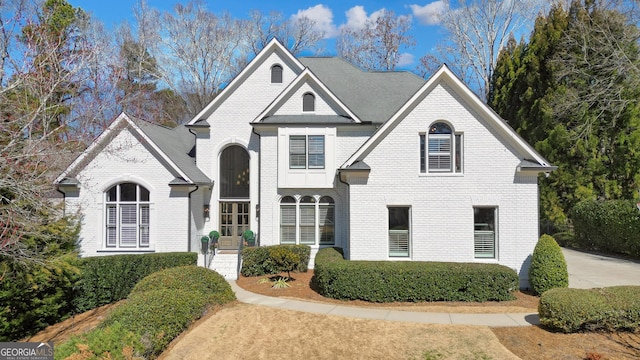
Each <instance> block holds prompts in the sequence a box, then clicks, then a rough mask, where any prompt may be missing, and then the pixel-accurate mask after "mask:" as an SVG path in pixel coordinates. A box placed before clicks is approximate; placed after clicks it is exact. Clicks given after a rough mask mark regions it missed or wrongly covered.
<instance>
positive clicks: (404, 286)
mask: <svg viewBox="0 0 640 360" xmlns="http://www.w3.org/2000/svg"><path fill="white" fill-rule="evenodd" d="M314 281H315V283H316V284H317V286H318V289H319V292H320V294H322V295H323V296H326V297H330V298H335V299H341V300H365V301H372V302H392V301H489V300H498V301H501V300H511V299H514V298H515V297H514V295H513V292H514V291H515V290H517V289H518V274H517V273H516V272H515V271H514V270H512V269H509V268H507V267H505V266H502V265H495V264H469V263H439V262H417V261H411V262H408V261H407V262H405V261H346V260H344V259H343V256H342V254H341V252H340V250H338V249H335V248H325V249H321V250H320V251H319V252H318V254H317V255H316V259H315V268H314Z"/></svg>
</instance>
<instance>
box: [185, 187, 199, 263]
mask: <svg viewBox="0 0 640 360" xmlns="http://www.w3.org/2000/svg"><path fill="white" fill-rule="evenodd" d="M198 188H199V186H198V185H196V188H195V189H193V190H191V191H189V194H188V195H187V197H188V199H189V201H188V205H187V227H188V230H187V231H188V234H189V235H188V238H187V251H188V252H191V194H193V193H194V192H196V191H198Z"/></svg>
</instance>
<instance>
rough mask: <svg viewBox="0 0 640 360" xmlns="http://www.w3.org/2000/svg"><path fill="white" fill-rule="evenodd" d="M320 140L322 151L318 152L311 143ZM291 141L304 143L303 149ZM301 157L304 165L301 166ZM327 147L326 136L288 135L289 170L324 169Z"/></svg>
mask: <svg viewBox="0 0 640 360" xmlns="http://www.w3.org/2000/svg"><path fill="white" fill-rule="evenodd" d="M314 140H315V142H318V141H319V140H321V143H322V151H321V152H318V150H317V147H316V146H314V144H312V142H314ZM293 141H297V142H302V141H304V149H301V147H300V144H294V143H293ZM302 157H304V165H302V161H301V160H302ZM326 157H327V146H326V136H325V135H324V134H321V135H320V134H318V135H313V134H311V135H294V134H292V135H289V169H292V170H303V169H309V170H316V169H324V168H325V166H326Z"/></svg>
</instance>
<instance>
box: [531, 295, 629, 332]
mask: <svg viewBox="0 0 640 360" xmlns="http://www.w3.org/2000/svg"><path fill="white" fill-rule="evenodd" d="M538 313H539V314H540V322H541V324H542V325H544V326H547V327H549V328H552V329H555V330H559V331H562V332H566V333H572V332H578V331H599V330H605V331H631V332H637V331H638V330H640V286H614V287H608V288H602V289H552V290H549V291H547V292H545V293H544V294H542V296H541V297H540V303H539V304H538Z"/></svg>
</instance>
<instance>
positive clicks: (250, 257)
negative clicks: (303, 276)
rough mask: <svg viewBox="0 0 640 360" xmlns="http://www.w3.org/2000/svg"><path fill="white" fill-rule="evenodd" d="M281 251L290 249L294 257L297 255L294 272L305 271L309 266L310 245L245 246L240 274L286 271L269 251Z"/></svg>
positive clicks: (266, 273) (256, 274) (257, 274)
mask: <svg viewBox="0 0 640 360" xmlns="http://www.w3.org/2000/svg"><path fill="white" fill-rule="evenodd" d="M272 251H274V252H277V253H281V252H282V251H290V252H291V253H292V254H293V255H294V257H295V256H296V255H297V256H298V257H299V259H300V261H299V262H298V263H297V264H296V265H295V266H294V267H293V270H292V271H294V272H307V270H308V268H309V258H310V257H311V247H310V246H308V245H273V246H258V247H245V248H243V249H242V269H240V273H241V274H242V276H261V275H268V274H278V273H281V272H285V271H287V269H286V268H284V267H282V266H279V265H278V263H277V262H276V261H275V260H274V259H273V258H272V257H271V252H272Z"/></svg>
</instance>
